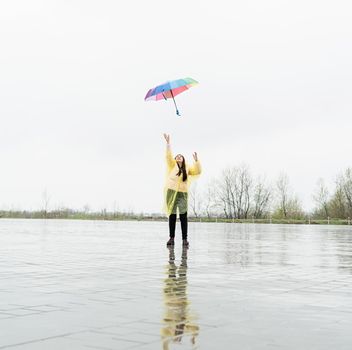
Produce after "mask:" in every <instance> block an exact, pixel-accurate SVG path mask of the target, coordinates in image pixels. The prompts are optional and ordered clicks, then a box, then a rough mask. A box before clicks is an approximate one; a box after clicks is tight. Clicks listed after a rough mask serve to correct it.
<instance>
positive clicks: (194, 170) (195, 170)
mask: <svg viewBox="0 0 352 350" xmlns="http://www.w3.org/2000/svg"><path fill="white" fill-rule="evenodd" d="M193 159H194V162H193V164H192V166H191V167H190V168H189V170H188V174H189V175H191V176H195V175H200V173H201V172H202V166H201V165H200V161H199V160H198V154H197V152H194V153H193Z"/></svg>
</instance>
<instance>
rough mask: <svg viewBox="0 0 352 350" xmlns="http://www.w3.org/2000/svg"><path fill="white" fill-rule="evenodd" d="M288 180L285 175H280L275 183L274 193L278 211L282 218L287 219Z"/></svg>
mask: <svg viewBox="0 0 352 350" xmlns="http://www.w3.org/2000/svg"><path fill="white" fill-rule="evenodd" d="M288 184H289V180H288V176H287V175H286V174H285V173H281V174H280V175H279V178H278V180H277V182H276V192H277V197H278V210H279V212H281V214H282V216H283V217H284V218H287V214H288V202H289V194H288V191H289V187H288Z"/></svg>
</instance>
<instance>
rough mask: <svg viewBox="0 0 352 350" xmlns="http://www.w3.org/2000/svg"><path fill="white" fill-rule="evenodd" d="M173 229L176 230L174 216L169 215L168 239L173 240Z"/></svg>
mask: <svg viewBox="0 0 352 350" xmlns="http://www.w3.org/2000/svg"><path fill="white" fill-rule="evenodd" d="M175 228H176V214H171V215H170V216H169V232H170V238H172V239H174V238H175Z"/></svg>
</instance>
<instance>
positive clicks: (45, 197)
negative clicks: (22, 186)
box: [42, 188, 51, 219]
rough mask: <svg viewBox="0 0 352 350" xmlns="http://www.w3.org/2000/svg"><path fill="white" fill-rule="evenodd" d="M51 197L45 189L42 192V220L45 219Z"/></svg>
mask: <svg viewBox="0 0 352 350" xmlns="http://www.w3.org/2000/svg"><path fill="white" fill-rule="evenodd" d="M50 199H51V196H50V195H49V194H48V191H47V189H46V188H45V189H44V191H43V192H42V210H43V214H44V218H45V219H46V218H47V215H48V209H49V203H50Z"/></svg>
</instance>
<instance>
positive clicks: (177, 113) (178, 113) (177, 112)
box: [170, 89, 181, 116]
mask: <svg viewBox="0 0 352 350" xmlns="http://www.w3.org/2000/svg"><path fill="white" fill-rule="evenodd" d="M170 92H171V96H172V99H173V101H174V105H175V108H176V115H178V116H181V114H180V112H179V111H178V109H177V104H176V101H175V99H174V94H173V93H172V89H171V90H170Z"/></svg>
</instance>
